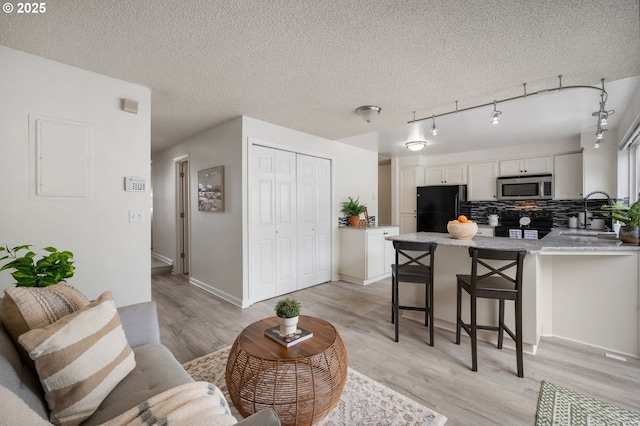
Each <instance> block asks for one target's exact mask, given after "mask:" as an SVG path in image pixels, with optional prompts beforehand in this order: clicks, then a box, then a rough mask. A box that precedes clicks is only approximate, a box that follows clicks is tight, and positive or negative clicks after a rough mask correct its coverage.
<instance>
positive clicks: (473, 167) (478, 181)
mask: <svg viewBox="0 0 640 426" xmlns="http://www.w3.org/2000/svg"><path fill="white" fill-rule="evenodd" d="M497 177H498V162H497V161H491V162H487V163H471V164H469V187H468V192H469V193H468V194H467V195H468V197H467V198H468V200H469V201H491V200H495V199H496V187H497V184H496V179H497Z"/></svg>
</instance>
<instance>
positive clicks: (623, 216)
mask: <svg viewBox="0 0 640 426" xmlns="http://www.w3.org/2000/svg"><path fill="white" fill-rule="evenodd" d="M602 210H604V211H607V212H610V215H611V220H612V221H614V222H615V221H618V222H619V223H621V224H622V226H620V231H619V233H618V238H620V241H622V242H623V243H630V244H636V245H640V230H639V227H638V202H637V201H636V202H635V203H633V204H631V205H627V204H618V203H613V204H612V205H609V204H606V205H604V206H602Z"/></svg>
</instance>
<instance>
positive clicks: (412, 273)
mask: <svg viewBox="0 0 640 426" xmlns="http://www.w3.org/2000/svg"><path fill="white" fill-rule="evenodd" d="M393 247H394V248H395V250H396V262H395V263H394V264H393V265H391V322H392V323H394V324H395V341H396V342H397V341H398V334H399V327H400V324H399V323H400V320H399V319H400V317H399V311H400V310H410V311H420V312H424V325H425V326H428V325H429V324H430V327H429V345H430V346H433V262H434V252H435V251H436V247H437V244H436V243H432V242H414V241H394V242H393ZM401 282H407V283H414V284H420V285H424V286H425V301H424V306H408V305H400V299H399V293H400V291H399V288H400V283H401Z"/></svg>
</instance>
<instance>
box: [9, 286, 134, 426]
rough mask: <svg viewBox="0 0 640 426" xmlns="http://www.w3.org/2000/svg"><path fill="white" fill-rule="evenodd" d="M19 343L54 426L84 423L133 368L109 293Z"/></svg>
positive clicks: (28, 334)
mask: <svg viewBox="0 0 640 426" xmlns="http://www.w3.org/2000/svg"><path fill="white" fill-rule="evenodd" d="M18 341H19V343H20V344H21V345H22V346H23V347H24V348H25V349H26V351H27V352H28V353H29V356H30V357H31V358H32V359H33V360H34V361H35V365H36V371H37V372H38V376H40V382H41V383H42V387H43V388H44V392H45V398H46V400H47V403H48V404H49V409H50V410H51V414H50V419H51V421H52V422H53V423H55V424H60V425H77V424H79V423H80V422H82V421H84V420H86V419H87V418H88V417H90V416H91V415H92V414H93V413H94V412H95V410H96V409H97V408H98V407H99V406H100V404H101V403H102V401H103V400H104V399H105V398H106V397H107V395H108V394H109V392H111V391H112V390H113V388H115V387H116V385H117V384H118V383H120V381H121V380H122V379H123V378H124V377H125V376H126V375H127V374H129V372H130V371H131V370H133V368H134V367H135V365H136V362H135V357H134V355H133V351H132V350H131V347H130V346H129V343H128V342H127V338H126V336H125V334H124V330H122V325H121V324H120V317H119V316H118V311H117V310H116V307H115V304H114V302H113V299H112V297H111V292H105V293H103V294H102V295H101V296H100V297H99V298H98V299H97V300H96V301H94V302H91V303H90V304H89V305H87V306H86V307H84V308H82V309H80V310H79V311H76V312H74V313H72V314H69V315H67V316H65V317H63V318H62V319H60V320H58V321H57V322H55V323H53V324H51V325H48V326H46V327H44V328H38V329H35V330H31V331H28V332H26V333H24V334H23V335H22V336H20V338H19V339H18Z"/></svg>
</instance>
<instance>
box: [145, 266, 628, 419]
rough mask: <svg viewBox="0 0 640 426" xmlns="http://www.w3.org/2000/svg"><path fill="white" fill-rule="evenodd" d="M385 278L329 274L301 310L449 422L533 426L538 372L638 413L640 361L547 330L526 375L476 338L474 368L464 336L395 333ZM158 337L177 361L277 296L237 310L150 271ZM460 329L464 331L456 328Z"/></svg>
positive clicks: (358, 363)
mask: <svg viewBox="0 0 640 426" xmlns="http://www.w3.org/2000/svg"><path fill="white" fill-rule="evenodd" d="M390 287H391V282H390V281H389V280H383V281H380V282H377V283H374V284H370V285H368V286H359V285H355V284H349V283H344V282H334V283H328V284H322V285H318V286H315V287H311V288H308V289H305V290H300V291H297V292H295V293H292V295H293V296H294V297H295V298H297V299H298V300H300V301H301V302H302V305H303V313H304V314H306V315H312V316H317V317H321V318H323V319H326V320H328V321H330V322H331V323H333V324H334V326H335V327H336V328H337V329H338V331H339V332H340V333H341V335H342V337H343V339H344V341H345V345H346V347H347V351H348V355H349V366H350V367H351V368H353V369H355V370H357V371H359V372H360V373H363V374H365V375H367V376H369V377H371V378H372V379H374V380H376V381H378V382H380V383H383V384H385V385H386V386H388V387H390V388H392V389H394V390H395V391H397V392H399V393H401V394H403V395H406V396H408V397H409V398H411V399H414V400H415V401H418V402H420V403H422V404H423V405H425V406H428V407H430V408H432V409H433V410H435V411H437V412H439V413H441V414H443V415H445V416H447V417H448V418H449V421H448V422H447V425H448V426H450V425H495V424H502V425H531V424H534V422H535V412H536V404H537V400H538V392H539V389H540V383H541V381H543V380H546V381H550V382H552V383H554V384H556V385H559V386H563V387H566V388H569V389H573V390H575V391H577V392H580V393H583V394H586V395H589V396H592V397H595V398H598V399H600V400H603V401H607V402H610V403H612V404H614V405H617V406H620V407H623V408H627V409H630V410H633V411H638V412H640V360H638V359H635V358H631V359H630V358H628V357H627V362H622V361H617V360H614V359H611V358H607V357H605V355H604V351H603V350H600V349H597V348H591V347H588V346H584V345H578V344H575V343H571V342H566V341H563V340H561V339H553V338H545V339H543V340H542V341H541V344H540V346H539V349H538V353H537V354H536V356H531V355H525V360H524V368H525V371H524V373H525V378H524V379H520V378H518V377H517V376H516V374H515V368H516V360H515V354H514V352H513V351H511V350H509V349H504V350H498V349H497V348H496V347H495V346H493V345H491V344H489V343H483V342H480V343H479V347H478V352H479V355H478V370H479V371H478V372H477V373H474V372H472V371H471V370H470V368H469V367H470V365H471V363H470V359H471V349H470V347H469V339H468V338H466V337H463V340H462V343H461V345H456V344H455V343H454V342H455V333H451V332H448V331H445V330H441V329H436V333H435V346H434V347H430V346H428V345H427V344H426V342H427V340H428V329H427V328H425V327H424V326H423V325H422V324H420V323H418V322H416V321H412V320H409V319H404V318H403V319H401V322H400V342H399V343H395V342H394V341H393V326H392V324H391V322H390V316H389V314H390ZM152 291H153V293H152V295H153V299H154V300H155V301H156V302H157V303H158V313H159V318H160V329H161V337H162V341H163V343H164V344H165V345H166V346H167V347H168V348H169V349H170V350H171V351H172V352H173V354H174V355H175V356H176V358H177V359H178V360H179V361H180V362H186V361H190V360H191V359H194V358H196V357H199V356H202V355H205V354H207V353H210V352H213V351H215V350H218V349H221V348H224V347H226V346H229V345H231V344H232V343H233V340H234V339H235V338H236V336H237V335H238V334H239V333H240V331H242V329H243V328H244V327H246V326H247V325H249V324H251V323H252V322H254V321H257V320H259V319H262V318H264V317H267V316H273V315H274V312H273V306H274V305H275V301H276V300H277V299H279V298H276V299H271V300H267V301H263V302H260V303H256V304H254V305H252V306H250V307H249V308H246V309H240V308H238V307H236V306H233V305H231V304H230V303H227V302H225V301H223V300H220V299H217V298H216V297H214V296H213V295H210V294H209V293H207V292H205V291H203V290H201V289H199V288H197V287H194V286H191V285H190V284H188V281H187V279H186V277H182V276H172V275H169V274H164V275H156V276H153V277H152ZM463 336H464V333H463Z"/></svg>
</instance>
